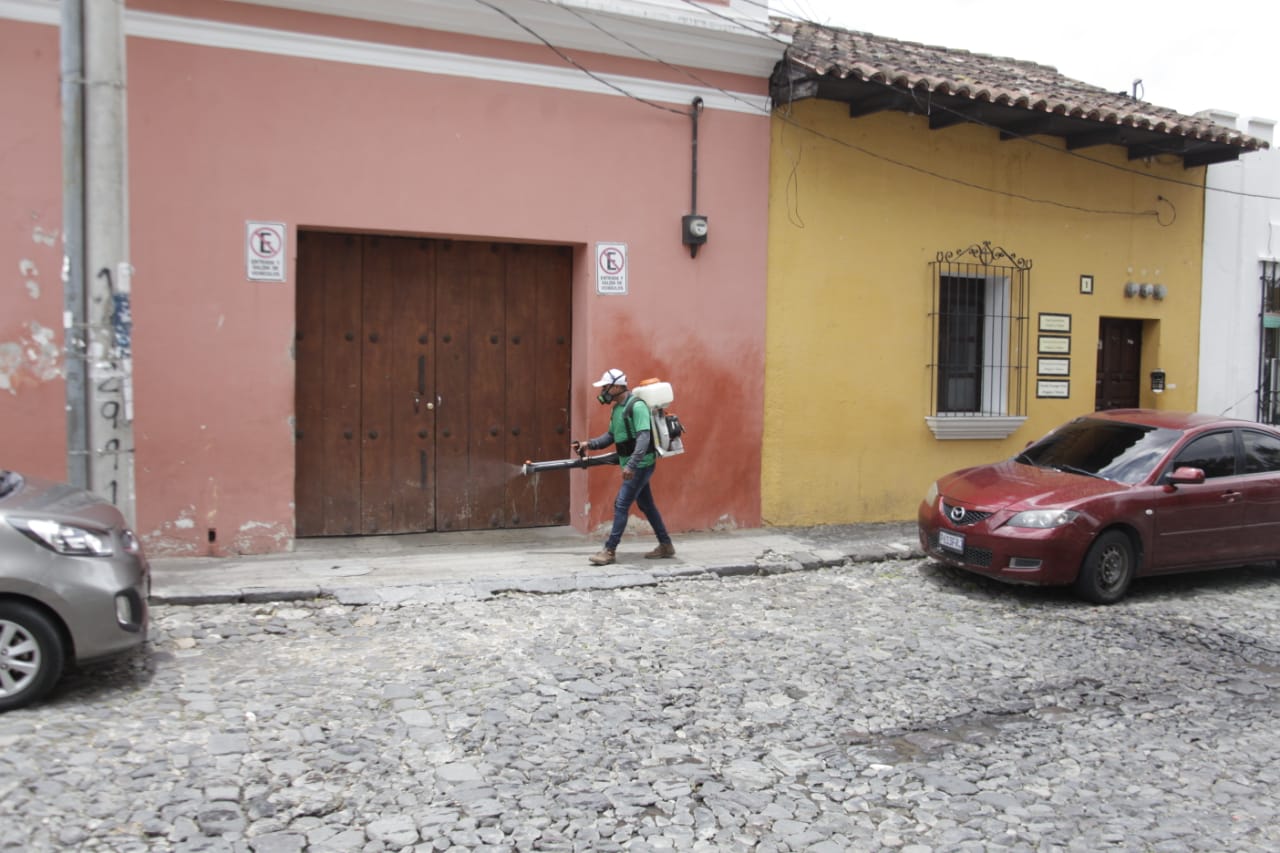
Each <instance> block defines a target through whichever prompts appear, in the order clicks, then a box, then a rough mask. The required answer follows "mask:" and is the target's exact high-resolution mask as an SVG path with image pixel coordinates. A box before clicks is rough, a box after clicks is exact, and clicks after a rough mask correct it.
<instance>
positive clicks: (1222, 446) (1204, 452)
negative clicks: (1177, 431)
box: [1173, 432, 1236, 480]
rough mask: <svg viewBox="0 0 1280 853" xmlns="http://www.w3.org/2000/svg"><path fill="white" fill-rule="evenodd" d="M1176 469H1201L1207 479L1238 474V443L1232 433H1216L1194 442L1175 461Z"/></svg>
mask: <svg viewBox="0 0 1280 853" xmlns="http://www.w3.org/2000/svg"><path fill="white" fill-rule="evenodd" d="M1173 467H1174V468H1199V469H1200V470H1202V471H1204V476H1205V479H1210V480H1211V479H1213V478H1214V477H1230V476H1233V475H1234V474H1235V473H1236V441H1235V434H1234V433H1231V432H1214V433H1210V434H1209V435H1202V436H1200V437H1199V438H1197V439H1195V440H1194V441H1192V442H1191V443H1190V444H1188V445H1187V446H1186V447H1184V448H1182V450H1180V451H1178V455H1177V456H1176V457H1175V458H1174V460H1173Z"/></svg>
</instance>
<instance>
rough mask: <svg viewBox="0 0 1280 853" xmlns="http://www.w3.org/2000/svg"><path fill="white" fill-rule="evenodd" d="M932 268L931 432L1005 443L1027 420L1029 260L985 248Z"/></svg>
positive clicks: (950, 256) (941, 258) (945, 256)
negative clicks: (992, 439) (993, 439)
mask: <svg viewBox="0 0 1280 853" xmlns="http://www.w3.org/2000/svg"><path fill="white" fill-rule="evenodd" d="M932 267H933V305H932V311H931V312H930V318H931V321H932V323H931V327H932V332H931V343H932V358H931V360H930V364H929V369H930V380H931V383H932V386H931V389H930V395H929V396H930V407H931V411H930V413H929V417H928V419H927V420H928V423H929V427H930V429H932V430H933V432H934V434H935V435H936V436H937V437H938V438H1003V437H1005V436H1007V435H1009V434H1010V433H1012V432H1013V430H1015V429H1017V427H1018V426H1019V425H1021V423H1022V422H1023V421H1024V420H1025V419H1026V402H1027V381H1028V379H1027V374H1028V373H1029V369H1028V360H1029V358H1030V355H1029V353H1028V344H1027V334H1028V332H1027V329H1028V322H1027V320H1028V314H1029V312H1028V310H1027V304H1028V300H1029V297H1030V286H1031V262H1030V261H1029V260H1027V259H1025V258H1019V257H1017V256H1016V255H1013V254H1011V253H1009V252H1007V251H1005V250H1004V249H1001V248H998V247H993V246H992V245H991V244H990V243H982V244H980V245H979V244H974V245H973V246H970V247H969V248H967V249H964V250H961V251H958V252H939V253H938V256H937V259H936V260H935V261H934V262H933V263H932Z"/></svg>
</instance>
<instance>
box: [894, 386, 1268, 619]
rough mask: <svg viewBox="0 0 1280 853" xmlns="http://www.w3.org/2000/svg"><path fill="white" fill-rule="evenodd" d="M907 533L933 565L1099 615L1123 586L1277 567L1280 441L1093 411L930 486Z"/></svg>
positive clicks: (1214, 421) (1226, 422)
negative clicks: (1042, 593) (1171, 576)
mask: <svg viewBox="0 0 1280 853" xmlns="http://www.w3.org/2000/svg"><path fill="white" fill-rule="evenodd" d="M918 521H919V525H920V544H921V546H922V547H923V548H924V550H925V552H926V553H928V554H929V556H931V557H933V558H934V559H936V560H939V561H941V562H943V563H947V564H949V565H952V566H957V567H959V568H962V569H966V570H968V571H971V572H976V573H978V574H982V575H986V576H988V577H992V578H997V579H999V580H1003V581H1010V582H1013V583H1029V584H1047V585H1072V586H1073V587H1074V589H1075V592H1076V594H1078V595H1079V596H1081V597H1083V598H1085V599H1087V600H1089V601H1093V602H1097V603H1099V604H1110V603H1112V602H1115V601H1118V600H1119V599H1120V598H1121V597H1122V596H1123V595H1124V594H1125V592H1126V591H1127V590H1128V589H1129V584H1130V583H1131V582H1132V581H1133V579H1134V578H1135V577H1141V576H1143V575H1154V574H1162V573H1166V572H1179V571H1189V570H1193V569H1209V568H1219V567H1224V566H1239V565H1244V564H1247V563H1253V562H1264V561H1268V560H1274V559H1277V558H1280V431H1277V430H1275V429H1272V428H1271V427H1268V426H1264V425H1262V424H1257V423H1253V422H1251V421H1240V420H1231V419H1227V418H1219V417H1214V416H1212V415H1202V414H1186V413H1182V412H1163V411H1154V410H1146V409H1117V410H1111V411H1105V412H1097V413H1095V414H1092V415H1086V416H1084V417H1080V418H1076V419H1075V420H1073V421H1071V422H1070V423H1066V424H1063V425H1062V426H1060V427H1058V428H1057V429H1055V430H1053V431H1052V432H1051V433H1049V434H1048V435H1046V436H1045V437H1044V438H1042V439H1040V440H1039V441H1037V442H1035V443H1033V444H1031V445H1029V446H1028V447H1027V449H1026V450H1024V451H1022V452H1021V453H1019V454H1018V455H1017V456H1015V457H1014V458H1012V459H1008V460H1005V461H1004V462H996V463H994V464H991V465H979V466H978V467H976V468H966V469H964V470H961V471H956V472H954V473H952V474H948V475H946V476H945V477H942V478H941V479H939V480H938V481H937V482H936V483H934V484H933V485H932V486H931V487H930V488H929V492H928V494H927V495H925V499H924V501H923V502H922V503H921V504H920V511H919V516H918Z"/></svg>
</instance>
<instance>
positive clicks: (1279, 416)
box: [1258, 261, 1280, 426]
mask: <svg viewBox="0 0 1280 853" xmlns="http://www.w3.org/2000/svg"><path fill="white" fill-rule="evenodd" d="M1259 282H1260V284H1261V288H1260V289H1261V291H1262V310H1261V312H1260V313H1259V315H1258V336H1259V338H1258V421H1259V422H1260V423H1264V424H1270V425H1272V426H1278V425H1280V261H1263V262H1262V270H1261V274H1260V276H1259Z"/></svg>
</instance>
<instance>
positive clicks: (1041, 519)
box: [1005, 509, 1080, 529]
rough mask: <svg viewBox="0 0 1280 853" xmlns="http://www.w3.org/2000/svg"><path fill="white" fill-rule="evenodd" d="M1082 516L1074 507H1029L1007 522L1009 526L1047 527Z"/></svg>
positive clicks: (1059, 525) (1059, 524)
mask: <svg viewBox="0 0 1280 853" xmlns="http://www.w3.org/2000/svg"><path fill="white" fill-rule="evenodd" d="M1079 517H1080V513H1078V512H1076V511H1075V510H1073V509H1029V510H1027V511H1026V512H1020V513H1018V514H1017V515H1015V516H1014V517H1013V518H1011V519H1009V520H1008V521H1006V522H1005V525H1006V526H1008V527H1036V528H1040V529H1045V528H1049V527H1061V526H1062V525H1064V524H1070V523H1071V522H1073V521H1075V520H1076V519H1077V518H1079Z"/></svg>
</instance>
